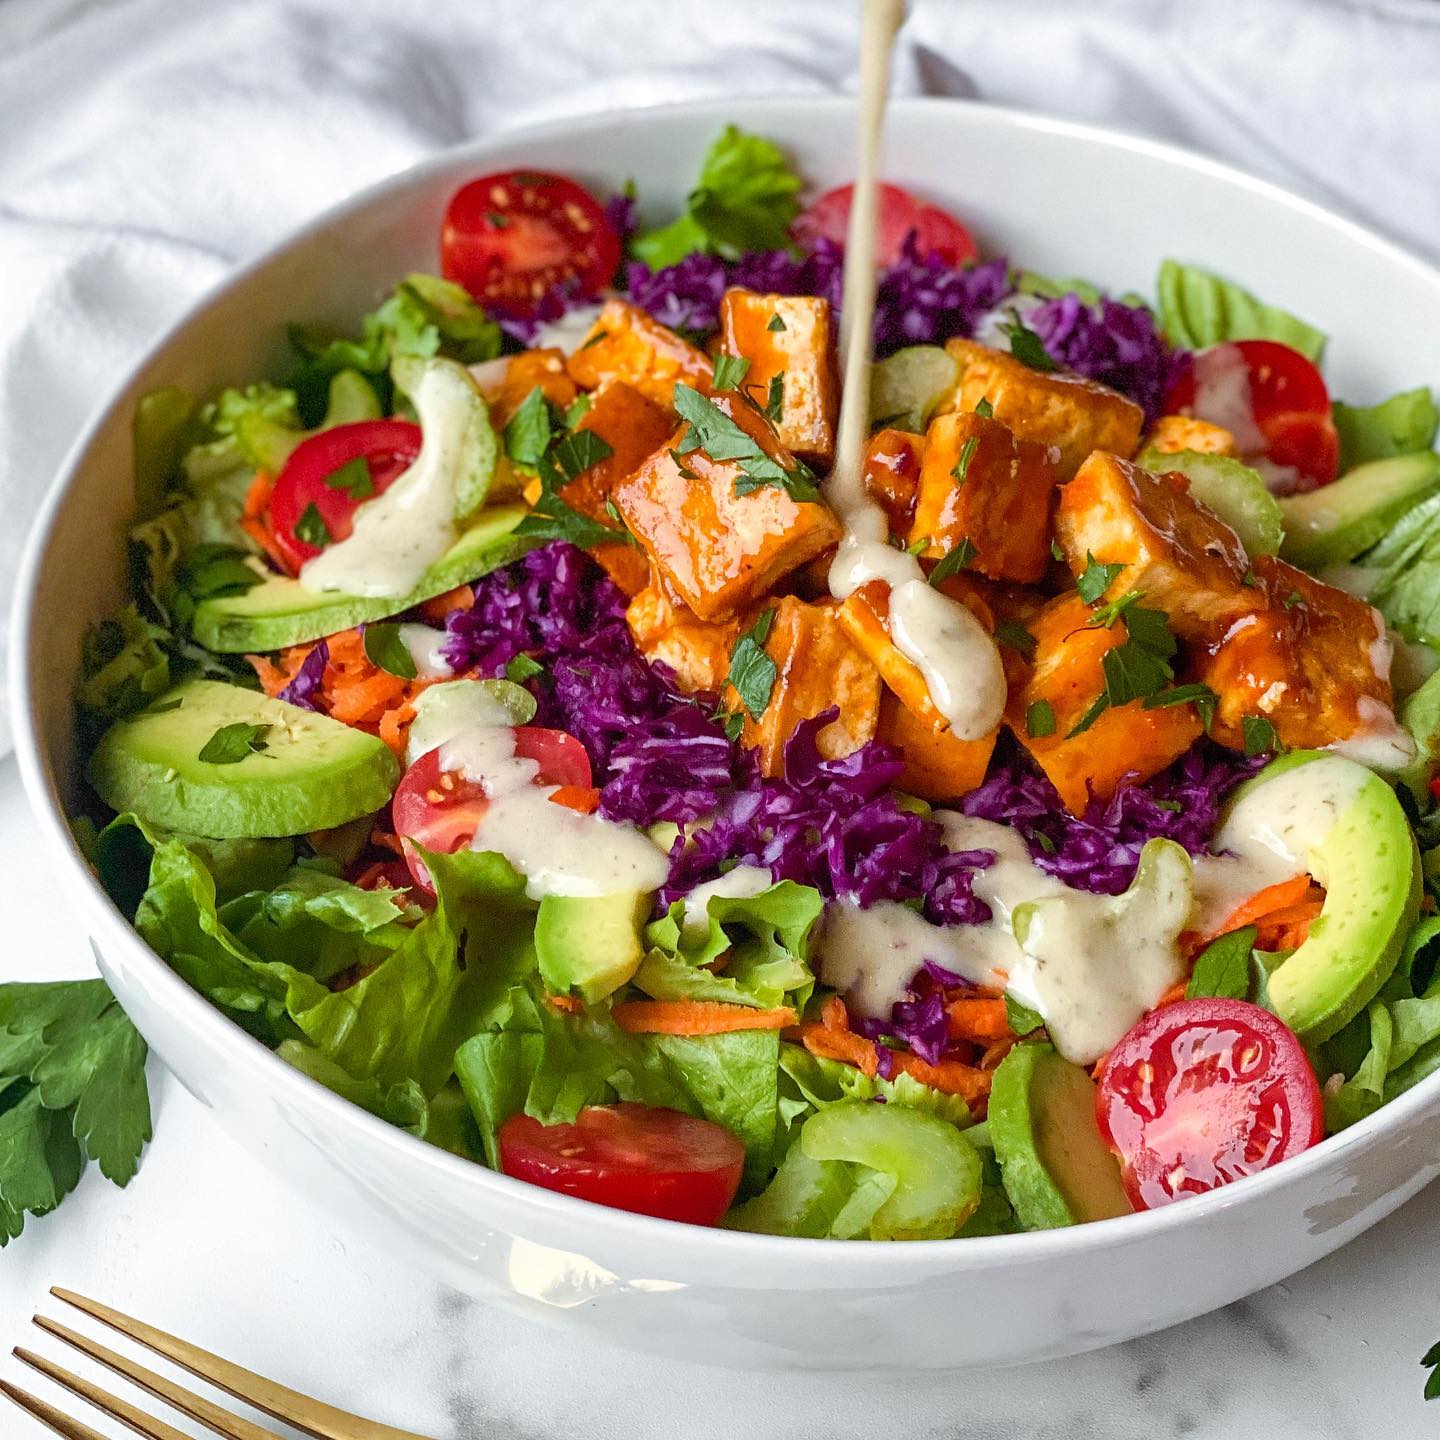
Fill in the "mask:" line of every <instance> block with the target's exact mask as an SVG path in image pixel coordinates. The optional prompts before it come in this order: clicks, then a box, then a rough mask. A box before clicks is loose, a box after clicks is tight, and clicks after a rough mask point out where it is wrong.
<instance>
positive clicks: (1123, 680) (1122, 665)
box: [1065, 567, 1176, 740]
mask: <svg viewBox="0 0 1440 1440" xmlns="http://www.w3.org/2000/svg"><path fill="white" fill-rule="evenodd" d="M1087 573H1088V567H1087ZM1125 627H1126V632H1127V633H1126V638H1125V641H1124V643H1123V644H1120V645H1117V646H1116V647H1115V648H1114V649H1113V650H1107V651H1106V652H1105V655H1104V657H1103V658H1102V660H1101V662H1100V668H1101V670H1102V671H1103V673H1104V676H1105V689H1104V690H1103V691H1102V692H1101V693H1100V694H1099V695H1097V696H1096V697H1095V699H1094V701H1093V702H1092V703H1091V705H1090V708H1089V709H1088V710H1087V711H1086V712H1085V714H1084V715H1083V716H1081V718H1080V721H1079V723H1078V724H1076V725H1075V726H1074V727H1073V728H1072V729H1071V730H1070V731H1069V732H1068V733H1067V735H1066V737H1065V738H1066V739H1067V740H1069V739H1073V738H1074V737H1075V736H1076V735H1083V734H1084V733H1085V731H1086V730H1088V729H1089V728H1090V727H1091V726H1092V725H1093V724H1094V723H1095V722H1096V720H1098V719H1099V718H1100V716H1101V715H1102V714H1103V713H1104V712H1105V711H1106V710H1107V709H1109V708H1110V707H1111V706H1119V705H1128V704H1129V703H1130V702H1131V701H1132V700H1144V699H1145V698H1146V697H1148V696H1151V695H1157V694H1159V693H1160V691H1162V690H1163V689H1165V687H1166V685H1168V684H1169V682H1170V681H1171V680H1173V679H1174V678H1175V672H1174V670H1173V669H1172V668H1171V665H1170V661H1171V659H1172V658H1173V657H1174V655H1175V650H1176V643H1175V637H1174V635H1172V634H1171V633H1170V625H1169V618H1168V616H1167V615H1166V614H1165V612H1164V611H1163V610H1149V609H1146V608H1145V607H1143V606H1140V605H1132V606H1131V607H1130V608H1129V609H1128V610H1127V611H1126V613H1125Z"/></svg>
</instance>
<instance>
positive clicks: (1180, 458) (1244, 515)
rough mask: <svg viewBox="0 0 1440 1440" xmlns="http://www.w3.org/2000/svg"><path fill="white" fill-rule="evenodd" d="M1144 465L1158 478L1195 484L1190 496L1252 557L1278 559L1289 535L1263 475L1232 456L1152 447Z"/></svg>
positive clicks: (1140, 462)
mask: <svg viewBox="0 0 1440 1440" xmlns="http://www.w3.org/2000/svg"><path fill="white" fill-rule="evenodd" d="M1139 464H1141V465H1142V466H1144V468H1145V469H1146V470H1150V471H1152V472H1153V473H1154V474H1156V475H1165V474H1171V473H1179V474H1181V475H1183V476H1184V477H1185V478H1186V479H1187V480H1188V481H1189V482H1190V493H1191V494H1192V495H1193V496H1194V497H1195V498H1196V499H1197V500H1198V501H1199V502H1200V503H1201V504H1202V505H1204V506H1207V507H1208V508H1209V509H1211V510H1213V511H1214V512H1215V513H1216V514H1217V515H1218V516H1219V517H1220V518H1221V519H1222V520H1223V521H1224V522H1225V523H1226V524H1227V525H1228V526H1229V527H1230V528H1231V529H1232V530H1233V531H1234V532H1235V533H1236V534H1237V535H1238V536H1239V537H1240V543H1241V544H1242V545H1244V547H1245V553H1246V554H1247V555H1273V554H1274V553H1275V552H1276V551H1277V550H1278V549H1279V548H1280V544H1281V541H1282V539H1283V538H1284V534H1285V527H1284V522H1283V521H1282V519H1281V516H1280V506H1279V504H1278V502H1277V501H1276V499H1275V497H1274V496H1273V495H1272V494H1271V493H1270V492H1269V491H1268V490H1267V489H1266V488H1265V482H1264V480H1262V479H1261V478H1260V472H1259V471H1258V470H1252V469H1251V468H1250V467H1249V466H1248V465H1242V464H1241V463H1240V461H1238V460H1233V459H1231V458H1230V456H1228V455H1205V454H1202V453H1201V452H1200V451H1198V450H1178V451H1175V452H1174V453H1171V454H1166V453H1165V452H1163V451H1160V450H1156V449H1155V448H1154V447H1153V446H1152V447H1151V448H1150V449H1148V450H1146V451H1145V453H1144V454H1143V455H1141V457H1140V460H1139Z"/></svg>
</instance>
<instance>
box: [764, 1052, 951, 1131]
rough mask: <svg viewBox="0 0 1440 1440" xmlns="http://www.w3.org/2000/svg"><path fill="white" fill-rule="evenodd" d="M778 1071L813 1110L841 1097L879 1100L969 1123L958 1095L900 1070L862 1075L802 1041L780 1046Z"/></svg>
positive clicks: (789, 1090)
mask: <svg viewBox="0 0 1440 1440" xmlns="http://www.w3.org/2000/svg"><path fill="white" fill-rule="evenodd" d="M780 1071H781V1075H782V1083H783V1087H784V1089H785V1092H786V1093H787V1094H788V1093H793V1094H794V1095H796V1096H798V1097H799V1098H800V1099H802V1100H803V1101H804V1102H805V1104H806V1105H807V1106H808V1107H810V1108H811V1109H814V1110H822V1109H824V1108H825V1106H827V1105H834V1104H836V1103H838V1102H839V1101H841V1100H883V1101H885V1103H886V1104H887V1105H905V1106H908V1107H909V1108H910V1109H911V1110H923V1111H925V1112H926V1113H927V1114H929V1115H938V1116H939V1117H940V1118H941V1119H942V1120H948V1121H949V1122H950V1123H951V1124H952V1125H958V1126H960V1127H961V1128H962V1129H964V1128H965V1127H967V1126H969V1125H970V1124H971V1123H972V1119H971V1115H970V1107H969V1105H967V1104H966V1103H965V1099H964V1097H963V1096H960V1095H947V1094H945V1093H944V1091H941V1090H932V1089H931V1088H930V1086H928V1085H925V1084H922V1083H921V1082H920V1081H919V1080H916V1079H915V1078H914V1076H912V1075H907V1074H905V1073H904V1072H903V1071H902V1072H901V1073H900V1074H898V1075H896V1076H895V1077H894V1078H893V1079H891V1080H882V1079H881V1078H880V1076H878V1075H866V1074H864V1073H863V1072H862V1071H860V1070H857V1069H856V1068H855V1067H854V1066H853V1065H846V1064H844V1063H842V1062H841V1061H839V1060H824V1059H821V1058H820V1057H819V1056H817V1055H812V1054H811V1053H810V1052H809V1051H808V1050H806V1049H805V1048H804V1046H802V1045H789V1044H785V1045H782V1046H781V1047H780Z"/></svg>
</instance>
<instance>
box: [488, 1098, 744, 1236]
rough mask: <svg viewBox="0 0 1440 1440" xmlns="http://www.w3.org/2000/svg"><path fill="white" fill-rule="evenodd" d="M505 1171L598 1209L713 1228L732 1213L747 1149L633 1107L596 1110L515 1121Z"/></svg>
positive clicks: (503, 1158)
mask: <svg viewBox="0 0 1440 1440" xmlns="http://www.w3.org/2000/svg"><path fill="white" fill-rule="evenodd" d="M499 1138H500V1168H501V1169H502V1170H504V1172H505V1173H506V1174H507V1175H513V1176H514V1177H515V1179H517V1180H528V1181H529V1182H530V1184H532V1185H539V1186H542V1187H543V1188H544V1189H546V1190H558V1191H560V1192H561V1193H562V1194H564V1195H575V1196H578V1197H579V1198H580V1199H581V1200H593V1201H594V1202H595V1203H596V1204H597V1205H609V1206H611V1207H613V1208H614V1209H616V1210H633V1211H634V1212H635V1213H636V1214H639V1215H658V1216H659V1217H660V1218H661V1219H662V1220H683V1221H686V1222H687V1223H689V1224H691V1225H714V1224H715V1223H716V1222H717V1221H718V1220H719V1219H720V1217H721V1216H722V1215H723V1214H724V1213H725V1212H726V1211H727V1210H728V1209H729V1208H730V1202H731V1201H732V1200H733V1199H734V1198H735V1192H736V1190H737V1189H738V1188H739V1186H740V1172H741V1171H742V1170H743V1169H744V1168H745V1148H744V1146H742V1145H741V1144H740V1142H739V1141H738V1140H737V1139H736V1138H735V1137H734V1136H733V1135H732V1134H731V1133H730V1132H729V1131H728V1130H726V1129H724V1128H723V1127H722V1126H719V1125H715V1124H712V1123H711V1122H710V1121H709V1120H700V1119H697V1118H696V1117H695V1116H693V1115H682V1114H681V1113H680V1112H679V1111H678V1110H660V1109H655V1108H653V1107H651V1106H649V1105H639V1104H636V1103H635V1102H633V1101H622V1102H621V1103H620V1104H618V1105H591V1106H589V1107H588V1108H587V1109H584V1110H582V1111H581V1112H580V1114H579V1116H578V1117H577V1119H576V1121H575V1123H574V1124H573V1125H542V1124H540V1122H539V1121H538V1120H532V1119H531V1118H530V1117H529V1116H528V1115H512V1116H511V1117H510V1118H509V1119H508V1120H507V1121H506V1122H505V1123H504V1124H503V1125H502V1126H501V1127H500V1137H499Z"/></svg>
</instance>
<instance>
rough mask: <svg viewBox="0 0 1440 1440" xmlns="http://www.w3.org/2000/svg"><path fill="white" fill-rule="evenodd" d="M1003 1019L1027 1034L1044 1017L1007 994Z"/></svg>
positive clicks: (1015, 1030) (1019, 1031)
mask: <svg viewBox="0 0 1440 1440" xmlns="http://www.w3.org/2000/svg"><path fill="white" fill-rule="evenodd" d="M1036 838H1037V839H1041V838H1044V839H1047V840H1048V839H1049V837H1048V836H1044V837H1041V836H1037V837H1036ZM1049 848H1050V850H1052V851H1053V850H1054V849H1055V847H1054V845H1053V844H1052V845H1051V846H1050V847H1049ZM1005 1020H1006V1023H1007V1024H1008V1025H1009V1026H1010V1028H1011V1029H1012V1030H1013V1031H1014V1032H1015V1033H1016V1034H1017V1035H1029V1034H1031V1033H1032V1032H1033V1031H1035V1030H1038V1029H1039V1028H1040V1027H1041V1026H1042V1025H1043V1024H1044V1023H1045V1017H1044V1016H1043V1015H1042V1014H1041V1013H1040V1012H1039V1011H1038V1010H1032V1009H1031V1008H1030V1007H1029V1006H1028V1005H1022V1004H1021V1003H1020V1002H1019V1001H1018V1000H1015V999H1012V998H1011V997H1010V996H1009V995H1007V996H1006V997H1005Z"/></svg>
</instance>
